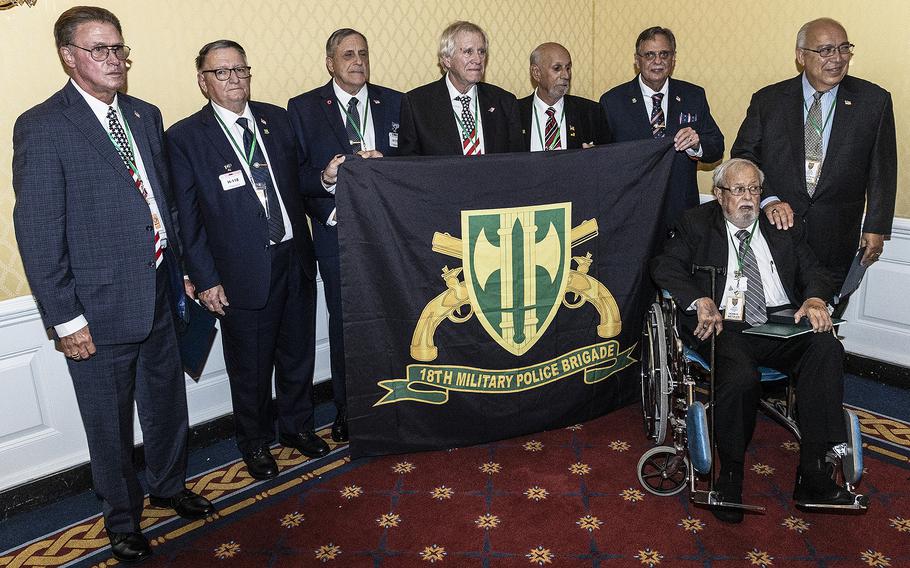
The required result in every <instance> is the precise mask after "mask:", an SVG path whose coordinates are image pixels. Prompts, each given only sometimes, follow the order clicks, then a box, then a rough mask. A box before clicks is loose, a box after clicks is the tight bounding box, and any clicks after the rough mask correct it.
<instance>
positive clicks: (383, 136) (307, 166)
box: [288, 79, 401, 258]
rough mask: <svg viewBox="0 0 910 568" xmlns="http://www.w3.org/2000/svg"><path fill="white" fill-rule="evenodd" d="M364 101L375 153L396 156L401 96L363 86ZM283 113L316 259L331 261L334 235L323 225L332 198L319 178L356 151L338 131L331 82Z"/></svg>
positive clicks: (292, 103) (340, 123)
mask: <svg viewBox="0 0 910 568" xmlns="http://www.w3.org/2000/svg"><path fill="white" fill-rule="evenodd" d="M367 97H368V98H369V100H370V116H371V120H372V124H373V131H374V133H375V135H376V150H379V151H380V152H382V155H383V156H396V155H397V154H398V127H399V112H400V110H401V93H400V92H398V91H395V90H393V89H388V88H386V87H380V86H378V85H373V84H370V83H367ZM288 113H289V114H290V117H291V124H293V126H294V134H295V135H296V138H297V153H298V158H299V160H300V185H301V188H300V189H301V191H303V194H304V195H306V197H307V205H308V208H309V209H310V210H311V211H312V213H311V216H312V217H313V220H314V221H316V224H314V225H313V237H314V238H315V240H316V254H317V256H319V257H320V258H321V257H327V256H337V255H338V230H337V228H336V227H333V226H327V225H326V221H327V220H328V218H329V215H331V214H332V210H333V209H335V196H334V195H332V194H330V193H329V192H327V191H326V190H325V188H323V187H322V182H321V181H320V176H321V175H322V170H324V169H325V167H326V166H327V165H328V163H329V162H330V161H331V160H332V158H334V157H335V155H337V154H344V155H351V154H353V153H354V152H355V151H356V150H355V149H354V148H353V147H352V146H351V144H350V141H349V139H348V135H347V132H346V131H345V129H344V121H342V119H341V113H340V111H339V110H338V101H337V99H336V98H335V89H334V88H333V87H332V79H329V82H328V83H326V84H325V85H322V86H321V87H317V88H315V89H313V90H312V91H308V92H306V93H303V94H302V95H297V96H296V97H294V98H293V99H291V100H289V101H288ZM393 143H394V145H393ZM342 167H343V166H342Z"/></svg>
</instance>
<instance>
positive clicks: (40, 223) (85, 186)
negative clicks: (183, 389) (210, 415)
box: [13, 82, 179, 345]
mask: <svg viewBox="0 0 910 568" xmlns="http://www.w3.org/2000/svg"><path fill="white" fill-rule="evenodd" d="M118 101H119V104H120V109H121V111H122V113H123V116H124V119H125V120H126V121H127V123H128V124H129V127H130V130H131V131H132V134H133V139H134V143H135V145H136V147H137V148H138V150H139V154H140V156H141V157H142V161H143V163H144V164H145V169H146V172H147V174H148V177H149V179H148V180H147V181H148V183H149V185H150V186H151V187H152V189H153V191H154V195H155V198H156V200H157V202H158V207H159V209H160V210H161V215H162V220H163V222H164V225H165V229H166V231H167V234H168V241H169V247H170V248H171V250H172V251H174V252H179V244H178V243H179V237H178V234H177V227H176V224H175V223H174V222H173V221H172V216H171V215H172V212H171V211H170V210H169V204H170V199H169V186H168V183H169V180H168V175H167V165H166V159H165V153H164V144H163V133H164V129H163V126H162V122H161V113H160V112H159V110H158V109H157V108H156V107H154V106H152V105H150V104H148V103H145V102H143V101H141V100H139V99H136V98H133V97H130V96H129V95H124V94H122V93H121V94H119V95H118ZM13 188H14V190H15V192H16V206H15V209H14V210H13V221H14V223H15V228H16V239H17V241H18V243H19V252H20V255H21V256H22V262H23V265H24V266H25V274H26V277H27V278H28V282H29V285H30V286H31V289H32V293H33V294H34V296H35V300H36V301H37V303H38V307H39V310H40V313H41V317H42V319H43V321H44V324H45V326H46V327H52V326H54V325H58V324H61V323H65V322H67V321H70V320H72V319H73V318H75V317H77V316H79V315H80V314H84V315H85V317H86V319H87V320H88V324H89V330H90V331H91V334H92V338H93V340H94V342H95V343H96V344H99V345H103V344H114V343H132V342H137V341H141V340H143V339H144V338H145V337H146V336H147V335H148V334H149V332H150V330H151V328H152V320H153V318H154V313H155V263H154V237H155V232H154V229H153V227H152V219H151V214H150V213H149V208H148V205H147V204H146V202H145V200H144V199H143V197H142V195H140V193H139V191H138V190H137V189H136V186H135V184H134V182H133V179H132V177H131V176H130V174H129V172H128V171H127V169H126V166H124V164H123V162H122V161H121V159H120V156H119V155H118V154H117V150H116V149H115V148H114V145H113V143H112V142H111V140H110V138H109V137H108V135H107V133H106V132H105V130H104V128H103V127H102V126H101V123H100V122H99V121H98V119H97V118H96V117H95V115H94V114H93V113H92V110H91V108H90V107H89V106H88V104H87V103H86V102H85V99H83V98H82V95H80V94H79V92H78V91H77V90H76V88H75V87H74V86H73V85H72V84H71V83H69V82H67V84H66V86H64V87H63V89H61V90H60V91H58V92H57V93H55V94H54V95H53V96H51V97H50V98H49V99H48V100H46V101H44V102H43V103H41V104H39V105H38V106H36V107H34V108H32V109H30V110H28V111H26V112H25V113H24V114H22V116H20V117H19V119H18V120H17V121H16V126H15V128H14V130H13ZM178 256H179V254H178Z"/></svg>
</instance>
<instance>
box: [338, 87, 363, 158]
mask: <svg viewBox="0 0 910 568" xmlns="http://www.w3.org/2000/svg"><path fill="white" fill-rule="evenodd" d="M351 98H352V99H354V98H356V97H351ZM338 106H340V107H341V112H343V113H344V115H345V116H346V117H348V122H349V124H350V125H351V126H352V127H353V128H354V132H356V133H357V136H358V137H359V138H360V149H361V150H365V149H366V145H367V140H366V133H367V124H369V122H370V100H369V99H367V106H366V109H367V110H366V112H364V113H363V128H358V127H357V123H358V122H360V121H359V120H358V121H356V122H355V121H354V116H353V115H352V114H351V113H349V112H348V109H346V108H344V105H338ZM358 118H359V117H358ZM345 126H347V125H345Z"/></svg>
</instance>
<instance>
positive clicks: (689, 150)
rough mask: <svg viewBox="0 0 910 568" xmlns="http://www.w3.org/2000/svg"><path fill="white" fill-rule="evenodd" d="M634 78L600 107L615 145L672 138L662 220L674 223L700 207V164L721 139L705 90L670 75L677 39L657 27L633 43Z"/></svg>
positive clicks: (719, 154)
mask: <svg viewBox="0 0 910 568" xmlns="http://www.w3.org/2000/svg"><path fill="white" fill-rule="evenodd" d="M635 66H636V68H638V70H639V74H638V76H637V77H636V78H634V79H632V80H631V81H629V82H628V83H624V84H622V85H618V86H616V87H613V88H612V89H610V90H609V91H607V92H606V93H604V95H603V96H602V97H600V104H601V105H602V106H603V108H604V111H605V112H606V114H607V123H608V124H609V125H610V131H611V132H612V133H613V141H614V142H627V141H629V140H646V139H648V138H656V139H659V138H673V144H674V147H675V148H676V152H677V153H676V158H675V160H674V161H673V167H672V169H671V170H670V190H669V192H667V198H666V202H665V203H664V220H665V222H666V224H667V225H668V226H670V225H672V224H673V223H674V222H675V221H676V220H677V219H678V218H679V216H680V215H682V212H683V211H685V210H686V209H688V208H690V207H695V206H696V205H698V181H697V179H696V173H697V171H698V162H704V163H709V164H710V163H713V162H716V161H718V160H720V159H721V158H723V155H724V135H723V134H722V133H721V131H720V129H719V128H718V127H717V123H716V122H714V118H713V117H712V116H711V109H710V108H709V107H708V99H707V97H705V90H704V89H703V88H701V87H699V86H698V85H693V84H692V83H687V82H685V81H680V80H678V79H675V78H673V77H671V75H672V74H673V70H674V68H675V67H676V36H674V35H673V32H672V31H670V30H669V29H667V28H662V27H660V26H655V27H651V28H648V29H646V30H644V31H643V32H641V34H639V36H638V39H637V40H636V41H635Z"/></svg>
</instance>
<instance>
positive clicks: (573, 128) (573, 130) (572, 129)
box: [569, 124, 575, 132]
mask: <svg viewBox="0 0 910 568" xmlns="http://www.w3.org/2000/svg"><path fill="white" fill-rule="evenodd" d="M569 130H571V131H572V132H575V127H574V126H572V125H571V124H570V125H569Z"/></svg>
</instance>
